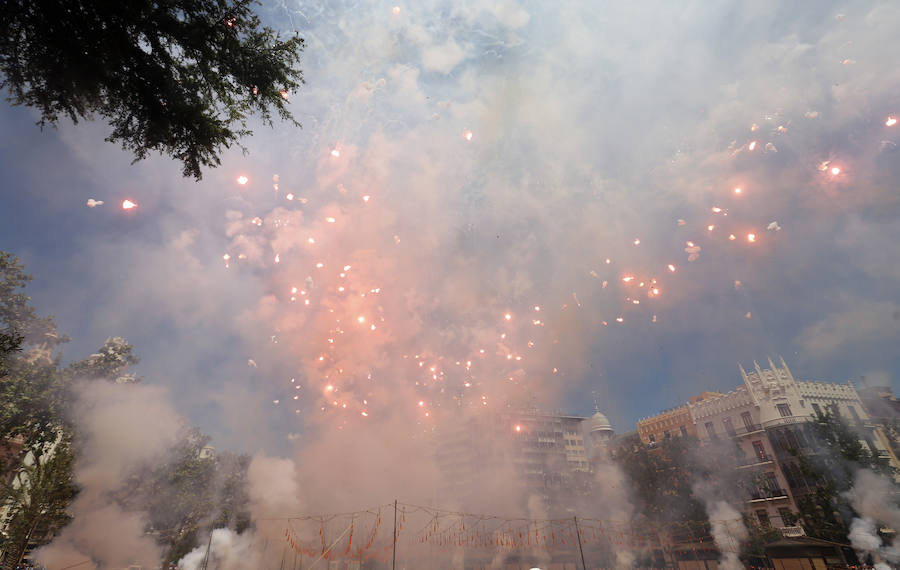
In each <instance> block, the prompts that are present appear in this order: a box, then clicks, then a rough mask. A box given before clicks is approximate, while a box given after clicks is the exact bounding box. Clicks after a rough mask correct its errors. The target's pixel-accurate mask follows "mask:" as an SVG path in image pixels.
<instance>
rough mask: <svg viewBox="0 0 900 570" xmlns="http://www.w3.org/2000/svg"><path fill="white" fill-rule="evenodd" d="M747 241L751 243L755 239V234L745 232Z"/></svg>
mask: <svg viewBox="0 0 900 570" xmlns="http://www.w3.org/2000/svg"><path fill="white" fill-rule="evenodd" d="M747 241H749V242H750V243H753V242H755V241H756V234H747Z"/></svg>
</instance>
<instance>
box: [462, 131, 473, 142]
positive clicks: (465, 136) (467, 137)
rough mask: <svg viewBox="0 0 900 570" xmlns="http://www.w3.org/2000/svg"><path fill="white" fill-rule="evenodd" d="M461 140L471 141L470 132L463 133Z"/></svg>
mask: <svg viewBox="0 0 900 570" xmlns="http://www.w3.org/2000/svg"><path fill="white" fill-rule="evenodd" d="M463 138H464V139H466V140H467V141H470V140H472V131H466V132H464V133H463Z"/></svg>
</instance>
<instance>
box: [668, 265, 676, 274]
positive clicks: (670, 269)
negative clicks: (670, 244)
mask: <svg viewBox="0 0 900 570" xmlns="http://www.w3.org/2000/svg"><path fill="white" fill-rule="evenodd" d="M669 271H671V272H672V273H675V266H674V265H672V264H671V263H670V264H669Z"/></svg>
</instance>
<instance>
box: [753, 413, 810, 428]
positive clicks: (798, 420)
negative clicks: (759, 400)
mask: <svg viewBox="0 0 900 570" xmlns="http://www.w3.org/2000/svg"><path fill="white" fill-rule="evenodd" d="M808 420H809V418H808V417H806V416H784V417H781V418H775V419H772V420H768V421H765V422H763V424H762V427H763V428H771V427H776V426H785V425H791V424H802V423H806V422H807V421H808Z"/></svg>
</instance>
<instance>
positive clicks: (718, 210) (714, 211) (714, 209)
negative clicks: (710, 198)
mask: <svg viewBox="0 0 900 570" xmlns="http://www.w3.org/2000/svg"><path fill="white" fill-rule="evenodd" d="M712 211H713V213H714V214H718V213H719V212H721V211H722V208H720V207H718V206H713V207H712Z"/></svg>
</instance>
